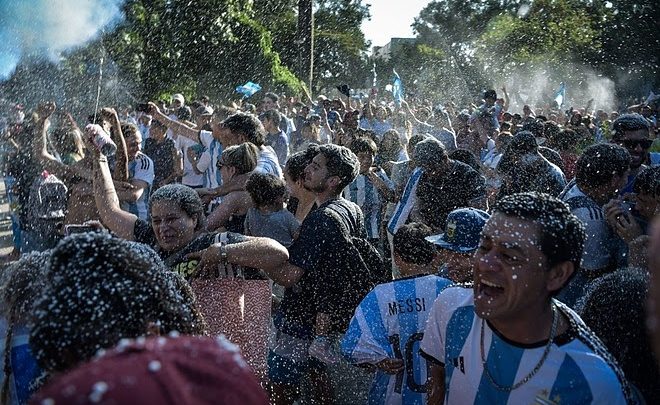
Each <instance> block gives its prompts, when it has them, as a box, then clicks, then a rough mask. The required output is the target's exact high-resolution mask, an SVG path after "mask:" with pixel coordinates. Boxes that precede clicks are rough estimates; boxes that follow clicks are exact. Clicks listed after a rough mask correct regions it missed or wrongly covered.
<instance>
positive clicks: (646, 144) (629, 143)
mask: <svg viewBox="0 0 660 405" xmlns="http://www.w3.org/2000/svg"><path fill="white" fill-rule="evenodd" d="M619 143H620V144H621V145H623V146H625V147H626V148H628V149H635V148H637V145H639V146H641V147H642V149H648V148H650V147H651V144H653V141H652V140H650V139H624V140H622V141H620V142H619Z"/></svg>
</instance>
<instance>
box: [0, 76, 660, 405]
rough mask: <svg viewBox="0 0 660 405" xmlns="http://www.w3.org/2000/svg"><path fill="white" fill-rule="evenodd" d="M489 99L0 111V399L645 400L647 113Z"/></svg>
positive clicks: (649, 378)
mask: <svg viewBox="0 0 660 405" xmlns="http://www.w3.org/2000/svg"><path fill="white" fill-rule="evenodd" d="M502 90H503V96H504V97H503V98H498V96H497V93H496V91H494V90H489V91H486V92H485V93H484V94H483V100H482V102H481V104H480V105H474V104H472V105H469V106H459V105H456V104H455V103H453V102H447V103H444V104H435V105H434V104H432V103H430V102H426V101H422V100H414V101H413V100H408V102H406V101H405V100H404V101H402V102H401V103H400V105H398V106H397V105H395V103H394V102H393V101H392V100H388V99H384V98H378V97H377V96H376V94H375V93H372V94H371V95H370V96H369V98H368V99H366V100H356V99H351V98H348V97H342V96H340V97H338V98H336V99H328V98H326V97H325V96H319V97H318V99H317V101H315V102H314V101H312V100H311V99H310V100H308V101H307V102H303V101H300V100H297V99H295V98H288V97H285V96H281V97H280V96H278V95H276V94H274V93H266V94H265V95H264V96H263V97H261V100H260V101H259V102H258V103H257V104H256V105H254V104H250V103H248V102H246V101H244V100H241V101H239V102H231V103H225V104H222V105H221V104H215V103H214V100H209V98H208V97H206V96H203V97H200V98H199V100H196V101H194V102H192V103H187V102H186V100H185V98H184V96H183V95H181V94H174V95H173V96H172V99H171V100H168V101H167V102H147V103H141V104H138V105H135V106H132V107H122V108H121V109H119V110H115V109H113V108H110V107H107V108H102V109H100V110H99V111H96V112H93V111H92V112H90V113H92V115H91V116H90V117H89V120H88V121H89V123H88V124H85V125H84V126H83V125H81V123H80V122H78V121H76V119H74V117H72V116H71V114H68V113H67V112H66V110H64V109H62V108H61V107H60V106H56V105H55V104H54V103H52V102H45V103H43V104H41V105H38V106H34V109H33V110H32V111H27V110H26V109H25V108H24V107H23V106H20V105H11V106H9V105H5V106H4V107H3V118H2V123H3V126H2V142H3V144H2V146H3V151H2V152H3V158H4V160H3V174H4V178H5V185H6V190H7V198H8V201H9V203H10V205H11V209H12V211H11V218H12V227H13V237H14V240H13V241H14V251H13V252H12V253H11V254H10V255H9V256H7V257H6V258H5V261H6V262H7V264H6V265H5V267H4V269H3V270H2V274H1V275H0V299H1V302H2V305H1V308H2V314H3V322H2V328H3V331H0V333H3V336H5V338H6V339H5V341H4V355H5V357H4V363H3V364H4V367H3V386H2V393H1V395H2V402H3V403H27V402H28V401H31V402H32V403H41V404H53V403H92V402H93V403H99V402H100V403H111V402H112V403H129V402H131V403H137V402H145V403H155V402H165V401H170V402H171V401H175V402H177V403H189V404H197V403H255V404H257V403H268V402H270V403H276V404H291V403H294V402H296V401H297V402H298V403H302V404H305V403H338V404H357V403H367V402H368V403H373V404H377V403H388V404H395V403H405V404H408V403H410V404H413V403H414V404H417V403H433V404H439V403H442V402H443V401H444V402H446V403H456V404H464V403H470V402H474V403H511V404H517V403H531V402H535V401H536V403H548V404H550V403H562V404H566V403H608V404H609V403H643V402H644V401H646V402H648V403H658V402H659V401H660V378H659V375H660V374H659V373H658V362H657V359H658V357H657V356H660V319H659V318H658V317H660V307H659V306H660V284H659V283H660V282H659V281H658V280H659V279H660V274H659V273H657V272H658V271H660V268H659V265H660V263H659V261H660V255H658V252H660V224H659V223H658V219H657V218H658V215H659V214H660V209H659V208H660V205H659V203H660V166H658V165H659V164H660V153H659V152H660V143H659V142H660V139H656V136H657V133H658V124H657V119H658V115H659V114H658V111H659V107H658V104H657V103H656V104H653V103H651V104H640V105H635V106H632V107H629V108H627V109H626V110H625V111H620V112H619V111H613V112H607V111H603V110H596V111H594V110H593V109H592V108H591V106H592V103H591V102H590V103H589V105H587V106H585V107H578V106H574V107H572V108H570V109H569V110H566V111H565V110H564V109H561V108H558V107H559V106H557V105H555V106H554V107H552V106H544V107H541V106H527V105H525V106H524V108H523V109H522V110H521V111H516V110H514V109H512V108H510V106H509V105H508V104H509V100H508V95H507V92H506V89H504V88H503V89H502ZM259 94H260V93H257V95H256V96H253V97H252V98H251V99H249V100H256V99H258V98H259V97H258V95H259ZM654 221H655V223H654ZM223 283H224V284H223ZM231 283H234V284H231ZM237 291H238V292H237ZM250 291H261V292H264V291H265V293H264V294H253V293H251V292H250ZM230 296H231V297H230ZM217 297H221V301H222V302H223V305H224V304H227V307H226V308H224V310H223V309H222V308H220V307H219V306H218V298H217ZM223 297H224V298H223ZM232 300H236V302H233V301H232ZM239 301H240V305H239ZM647 301H648V303H647ZM209 302H211V303H212V304H210V306H208V307H207V306H206V305H207V304H208V303H209ZM213 303H215V304H216V305H213ZM234 304H236V305H235V306H233V305H234ZM647 304H648V305H647ZM214 311H215V312H214ZM257 314H266V315H265V316H261V315H259V316H257ZM230 318H231V322H230V320H229V319H230ZM236 319H240V321H239V322H238V323H232V322H235V321H236ZM223 325H224V329H223ZM227 325H232V326H227ZM233 325H236V326H233ZM647 327H648V330H647ZM232 328H233V329H236V330H233V329H232ZM238 329H240V330H238ZM218 330H222V331H224V332H225V333H227V335H228V336H229V337H230V338H231V337H232V336H240V337H236V338H232V339H233V340H234V342H233V343H230V342H229V341H228V340H227V339H225V338H224V337H221V336H219V335H216V333H217V331H218ZM257 330H260V331H265V332H264V333H260V332H256V331H257ZM234 332H235V334H234ZM647 332H649V333H648V334H647ZM654 339H655V340H654ZM247 346H250V349H248V347H247ZM255 347H256V349H255ZM654 350H655V351H654ZM239 351H241V352H242V355H239V354H238V353H239ZM164 387H168V388H167V389H165V388H164Z"/></svg>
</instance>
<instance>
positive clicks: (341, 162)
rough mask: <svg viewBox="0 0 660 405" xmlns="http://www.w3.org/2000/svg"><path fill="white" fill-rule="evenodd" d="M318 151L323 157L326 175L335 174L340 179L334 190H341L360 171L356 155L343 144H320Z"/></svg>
mask: <svg viewBox="0 0 660 405" xmlns="http://www.w3.org/2000/svg"><path fill="white" fill-rule="evenodd" d="M353 142H355V141H353ZM319 153H320V154H322V155H323V156H324V157H325V160H326V167H327V169H328V176H337V177H339V179H340V182H339V185H338V186H337V189H336V191H341V190H343V189H344V188H345V187H346V186H348V185H349V184H351V182H353V180H355V178H356V177H357V175H358V174H359V172H360V162H359V161H358V158H357V156H355V153H353V152H352V151H351V150H350V149H348V148H347V147H345V146H339V145H333V144H325V145H320V146H319Z"/></svg>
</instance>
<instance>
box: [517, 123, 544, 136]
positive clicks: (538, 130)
mask: <svg viewBox="0 0 660 405" xmlns="http://www.w3.org/2000/svg"><path fill="white" fill-rule="evenodd" d="M522 130H523V131H529V132H531V133H532V134H534V137H536V138H542V137H543V135H544V131H545V125H544V123H543V121H541V120H539V119H538V118H537V119H535V120H533V121H532V120H530V121H529V122H526V123H524V124H523V126H522Z"/></svg>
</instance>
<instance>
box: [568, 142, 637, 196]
mask: <svg viewBox="0 0 660 405" xmlns="http://www.w3.org/2000/svg"><path fill="white" fill-rule="evenodd" d="M629 168H630V153H628V151H627V150H626V149H625V148H623V147H621V146H619V145H616V144H613V143H600V144H597V145H592V146H589V147H588V148H587V149H585V150H584V152H582V155H580V157H579V158H578V160H577V163H576V164H575V182H576V183H577V185H578V187H580V188H583V187H587V188H589V187H598V186H604V185H606V184H608V183H610V182H611V181H612V179H613V178H614V176H622V175H623V174H625V173H626V171H627V170H628V169H629Z"/></svg>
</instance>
